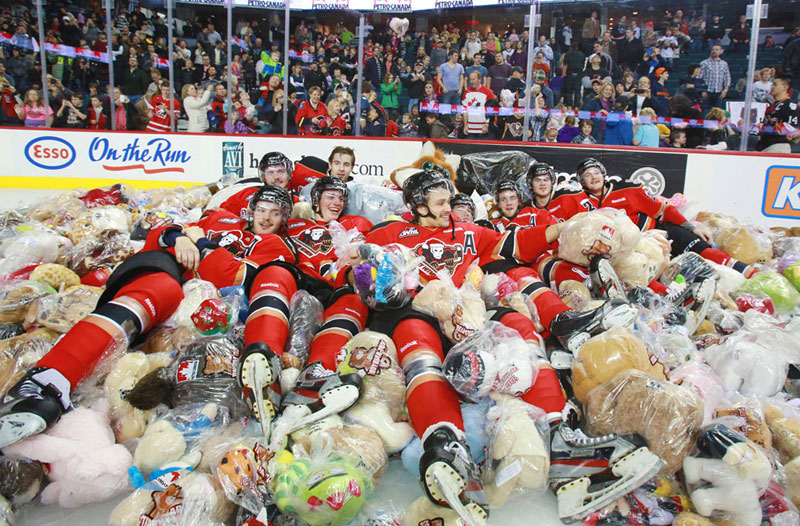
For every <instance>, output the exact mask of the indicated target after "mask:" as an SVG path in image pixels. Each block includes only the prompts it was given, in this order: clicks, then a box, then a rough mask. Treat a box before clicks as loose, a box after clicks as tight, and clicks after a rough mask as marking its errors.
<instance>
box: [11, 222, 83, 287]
mask: <svg viewBox="0 0 800 526" xmlns="http://www.w3.org/2000/svg"><path fill="white" fill-rule="evenodd" d="M15 233H16V235H14V236H12V237H7V238H5V239H3V240H2V243H0V277H2V276H6V275H9V274H11V273H13V272H16V271H18V270H19V269H21V268H23V267H26V266H27V265H30V264H32V263H54V262H55V261H56V260H57V259H58V256H59V254H60V253H61V252H62V251H65V250H66V249H67V248H69V247H71V246H72V242H71V241H70V240H69V239H67V238H65V237H63V236H61V235H59V234H57V233H56V232H54V231H52V230H49V229H45V228H41V227H37V228H35V229H33V230H23V231H19V232H15Z"/></svg>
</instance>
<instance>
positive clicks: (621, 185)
mask: <svg viewBox="0 0 800 526" xmlns="http://www.w3.org/2000/svg"><path fill="white" fill-rule="evenodd" d="M612 184H613V186H614V187H613V189H612V191H613V190H626V189H628V188H642V185H641V184H639V183H632V182H630V181H619V182H615V183H612Z"/></svg>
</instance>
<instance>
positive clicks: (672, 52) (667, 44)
mask: <svg viewBox="0 0 800 526" xmlns="http://www.w3.org/2000/svg"><path fill="white" fill-rule="evenodd" d="M656 45H657V46H658V47H659V49H661V58H662V59H664V63H665V64H666V66H667V68H671V67H672V62H673V60H674V59H675V57H676V56H677V54H678V51H677V50H678V39H677V38H675V37H674V36H673V34H672V28H671V27H668V28H667V29H666V30H665V31H664V36H663V37H661V38H659V39H658V42H656Z"/></svg>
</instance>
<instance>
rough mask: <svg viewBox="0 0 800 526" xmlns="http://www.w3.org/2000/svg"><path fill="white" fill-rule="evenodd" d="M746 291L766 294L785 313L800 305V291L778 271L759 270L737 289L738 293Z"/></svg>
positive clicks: (758, 295)
mask: <svg viewBox="0 0 800 526" xmlns="http://www.w3.org/2000/svg"><path fill="white" fill-rule="evenodd" d="M789 268H791V267H789ZM786 270H789V269H786ZM744 293H749V294H753V295H754V296H756V297H764V296H763V295H764V294H766V295H767V296H769V297H770V299H772V303H774V304H775V308H776V309H778V311H779V312H783V313H787V312H790V311H792V310H794V309H795V308H796V307H797V306H798V305H800V292H798V291H797V289H796V288H795V287H794V286H793V285H792V284H791V283H790V282H789V280H788V279H786V278H785V277H783V276H781V275H780V274H778V273H777V272H759V273H758V274H756V275H754V276H753V277H752V278H750V279H748V280H747V281H745V282H744V285H742V286H741V287H740V288H739V290H738V291H737V295H738V294H744Z"/></svg>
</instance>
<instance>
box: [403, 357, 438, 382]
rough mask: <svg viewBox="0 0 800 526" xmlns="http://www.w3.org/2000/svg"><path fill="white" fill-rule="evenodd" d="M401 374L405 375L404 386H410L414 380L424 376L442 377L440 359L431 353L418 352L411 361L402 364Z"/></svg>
mask: <svg viewBox="0 0 800 526" xmlns="http://www.w3.org/2000/svg"><path fill="white" fill-rule="evenodd" d="M403 372H404V373H405V375H406V386H410V385H411V384H412V383H413V382H414V380H415V379H417V378H419V377H421V376H423V375H426V374H434V375H436V376H444V375H443V373H442V359H441V358H439V357H438V356H436V353H434V352H433V351H431V352H420V353H419V354H418V355H416V356H414V357H413V358H412V359H411V360H408V361H407V362H406V363H405V364H403Z"/></svg>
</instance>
